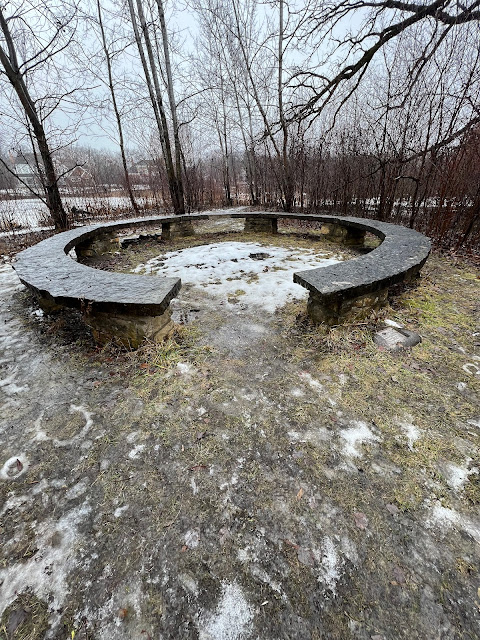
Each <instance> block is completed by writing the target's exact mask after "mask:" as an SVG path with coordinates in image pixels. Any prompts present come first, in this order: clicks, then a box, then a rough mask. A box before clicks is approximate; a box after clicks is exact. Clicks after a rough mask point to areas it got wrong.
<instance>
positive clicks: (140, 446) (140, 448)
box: [128, 444, 145, 460]
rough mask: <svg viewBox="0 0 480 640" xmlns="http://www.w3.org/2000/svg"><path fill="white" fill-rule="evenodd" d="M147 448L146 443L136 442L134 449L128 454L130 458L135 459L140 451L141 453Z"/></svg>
mask: <svg viewBox="0 0 480 640" xmlns="http://www.w3.org/2000/svg"><path fill="white" fill-rule="evenodd" d="M144 449H145V445H144V444H136V445H135V446H134V447H133V449H132V450H131V451H130V453H129V454H128V457H129V458H130V460H135V458H136V457H137V456H138V454H139V453H141V452H142V451H143V450H144Z"/></svg>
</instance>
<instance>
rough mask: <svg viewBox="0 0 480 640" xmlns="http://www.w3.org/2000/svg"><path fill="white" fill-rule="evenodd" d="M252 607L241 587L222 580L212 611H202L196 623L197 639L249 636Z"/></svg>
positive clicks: (225, 639) (228, 639)
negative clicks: (215, 605) (218, 597)
mask: <svg viewBox="0 0 480 640" xmlns="http://www.w3.org/2000/svg"><path fill="white" fill-rule="evenodd" d="M252 621H253V607H252V606H251V604H250V603H249V602H248V600H247V599H246V598H245V595H244V593H243V591H242V589H241V587H240V586H239V585H238V584H237V583H236V582H233V583H231V584H229V583H228V582H225V581H224V582H222V595H221V597H220V600H219V602H218V604H217V607H216V609H215V611H214V612H204V613H203V614H201V616H200V620H199V624H198V633H199V640H243V639H245V640H246V638H247V637H249V635H250V632H251V628H252Z"/></svg>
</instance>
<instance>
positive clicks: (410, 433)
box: [399, 422, 421, 451]
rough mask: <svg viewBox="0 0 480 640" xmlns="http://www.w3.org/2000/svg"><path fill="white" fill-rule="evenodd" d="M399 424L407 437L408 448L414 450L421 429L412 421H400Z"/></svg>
mask: <svg viewBox="0 0 480 640" xmlns="http://www.w3.org/2000/svg"><path fill="white" fill-rule="evenodd" d="M399 426H400V428H401V429H402V431H403V432H404V434H405V436H406V438H407V442H408V448H409V449H410V451H413V445H414V444H415V442H416V441H417V440H418V439H419V437H420V435H421V431H420V429H419V428H418V427H416V426H415V425H414V424H412V423H411V422H400V423H399Z"/></svg>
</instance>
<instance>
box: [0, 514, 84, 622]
mask: <svg viewBox="0 0 480 640" xmlns="http://www.w3.org/2000/svg"><path fill="white" fill-rule="evenodd" d="M90 511H91V508H90V506H89V505H86V504H84V505H82V506H81V507H78V508H77V509H73V510H72V511H70V512H69V513H67V514H66V515H64V516H63V517H62V518H60V520H58V521H57V522H54V521H53V520H50V521H48V522H44V523H41V524H39V525H38V535H37V538H36V540H35V546H36V547H37V548H38V551H37V553H36V554H35V555H34V556H33V557H32V558H30V559H28V560H27V561H26V562H25V561H24V562H21V563H18V564H14V565H12V566H10V567H8V568H7V569H3V570H0V584H2V599H1V604H0V615H2V613H3V611H4V610H5V609H6V607H8V605H9V604H10V603H11V602H13V600H15V598H16V597H17V594H19V593H22V592H24V591H26V590H27V589H29V590H31V591H33V593H35V595H36V596H37V597H38V598H40V599H41V600H44V601H45V602H48V603H49V610H50V613H51V614H52V619H51V624H52V627H55V625H56V624H57V623H58V622H59V620H60V616H61V614H60V613H59V612H60V611H61V607H62V605H63V603H64V601H65V599H66V598H67V595H68V593H69V585H68V581H67V576H68V575H69V573H70V571H71V570H73V568H74V566H75V557H74V553H75V548H76V546H77V540H78V526H79V524H80V523H81V522H82V521H83V520H85V518H86V516H87V515H88V514H89V513H90ZM54 537H55V546H52V539H53V538H54Z"/></svg>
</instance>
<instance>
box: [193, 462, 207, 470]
mask: <svg viewBox="0 0 480 640" xmlns="http://www.w3.org/2000/svg"><path fill="white" fill-rule="evenodd" d="M205 469H208V467H207V465H206V464H196V465H195V466H194V467H190V471H205Z"/></svg>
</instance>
